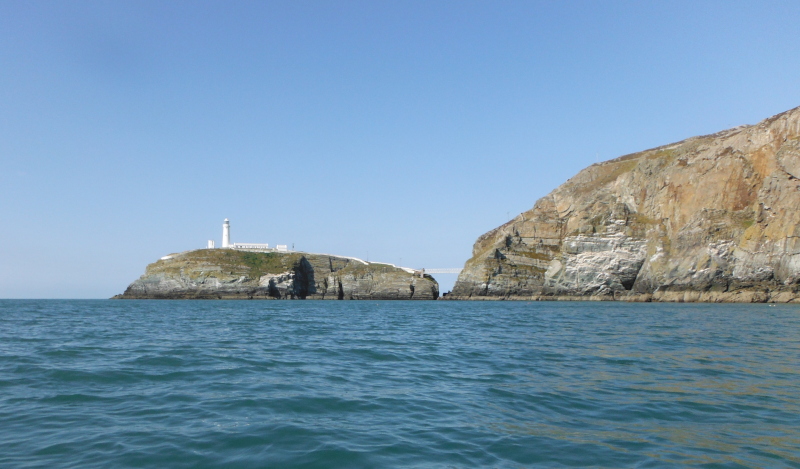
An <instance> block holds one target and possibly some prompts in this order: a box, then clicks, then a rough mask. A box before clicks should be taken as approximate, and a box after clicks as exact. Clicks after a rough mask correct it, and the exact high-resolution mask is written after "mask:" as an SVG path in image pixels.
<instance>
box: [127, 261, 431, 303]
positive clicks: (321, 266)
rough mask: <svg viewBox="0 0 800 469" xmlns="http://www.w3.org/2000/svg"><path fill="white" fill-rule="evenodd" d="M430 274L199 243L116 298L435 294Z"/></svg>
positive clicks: (405, 297)
mask: <svg viewBox="0 0 800 469" xmlns="http://www.w3.org/2000/svg"><path fill="white" fill-rule="evenodd" d="M438 297H439V284H438V283H436V280H434V279H433V277H431V276H429V275H426V276H424V277H423V278H420V277H419V275H415V274H413V273H410V272H408V271H406V270H404V269H400V268H397V267H394V266H391V265H388V264H378V263H370V262H364V261H361V260H358V259H353V258H346V257H337V256H329V255H324V254H309V253H300V252H291V253H281V252H252V251H239V250H233V249H200V250H196V251H187V252H182V253H179V254H172V255H169V256H165V257H163V258H162V259H161V260H158V261H156V262H154V263H152V264H150V265H148V266H147V269H146V271H145V274H144V275H142V276H141V277H140V278H139V279H138V280H136V281H135V282H133V283H132V284H131V285H130V286H129V287H128V289H127V290H125V293H123V294H121V295H117V296H115V297H114V298H118V299H134V298H135V299H143V298H158V299H161V298H165V299H166V298H169V299H180V298H197V299H239V298H243V299H244V298H249V299H256V298H257V299H320V300H435V299H437V298H438Z"/></svg>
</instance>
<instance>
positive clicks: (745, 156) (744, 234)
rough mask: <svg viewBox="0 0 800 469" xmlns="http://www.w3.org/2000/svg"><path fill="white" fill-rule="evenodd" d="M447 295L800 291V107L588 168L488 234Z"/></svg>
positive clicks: (647, 297)
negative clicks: (757, 122)
mask: <svg viewBox="0 0 800 469" xmlns="http://www.w3.org/2000/svg"><path fill="white" fill-rule="evenodd" d="M446 298H448V299H525V300H546V299H581V300H582V299H593V300H606V299H615V300H629V301H679V302H680V301H704V302H766V301H770V302H790V301H798V300H800V108H795V109H793V110H791V111H787V112H785V113H782V114H779V115H776V116H773V117H771V118H769V119H766V120H764V121H762V122H760V123H759V124H757V125H752V126H742V127H737V128H734V129H730V130H726V131H723V132H719V133H717V134H714V135H707V136H702V137H694V138H690V139H688V140H684V141H681V142H678V143H674V144H671V145H666V146H662V147H658V148H654V149H651V150H646V151H643V152H640V153H635V154H631V155H626V156H622V157H620V158H617V159H614V160H610V161H606V162H603V163H598V164H594V165H592V166H590V167H588V168H586V169H584V170H582V171H581V172H579V173H578V174H577V175H576V176H574V177H573V178H572V179H570V180H568V181H567V182H566V183H564V184H563V185H561V186H560V187H558V188H556V189H555V190H554V191H552V192H551V193H550V194H548V195H546V196H545V197H543V198H541V199H540V200H539V201H537V202H536V204H535V205H534V206H533V208H532V209H530V210H529V211H527V212H525V213H522V214H520V215H519V216H517V217H516V218H514V219H513V220H511V221H509V222H507V223H505V224H504V225H502V226H500V227H498V228H495V229H494V230H492V231H490V232H488V233H486V234H484V235H482V236H480V237H479V238H478V240H477V241H476V243H475V245H474V248H473V252H472V258H471V259H469V260H468V261H467V263H466V265H465V268H464V270H463V271H462V272H461V274H460V275H459V277H458V280H457V282H456V285H455V287H454V289H453V292H452V294H450V295H448V296H447V297H446Z"/></svg>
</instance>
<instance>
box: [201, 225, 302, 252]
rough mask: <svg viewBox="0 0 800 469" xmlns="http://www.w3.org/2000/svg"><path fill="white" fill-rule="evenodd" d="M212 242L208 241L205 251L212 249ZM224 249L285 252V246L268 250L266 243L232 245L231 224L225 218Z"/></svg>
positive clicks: (223, 228) (222, 246) (223, 226)
mask: <svg viewBox="0 0 800 469" xmlns="http://www.w3.org/2000/svg"><path fill="white" fill-rule="evenodd" d="M214 244H215V243H214V240H208V244H207V246H208V247H207V249H214ZM220 247H221V248H224V249H243V250H248V251H275V250H278V251H287V249H286V246H285V245H278V246H277V248H272V249H270V247H269V244H266V243H263V244H262V243H232V242H231V222H230V220H228V219H227V218H226V219H225V221H224V222H223V223H222V245H221V246H220Z"/></svg>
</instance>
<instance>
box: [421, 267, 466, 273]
mask: <svg viewBox="0 0 800 469" xmlns="http://www.w3.org/2000/svg"><path fill="white" fill-rule="evenodd" d="M422 270H423V271H425V273H426V274H460V273H461V271H462V270H464V269H463V268H460V267H453V268H449V269H422Z"/></svg>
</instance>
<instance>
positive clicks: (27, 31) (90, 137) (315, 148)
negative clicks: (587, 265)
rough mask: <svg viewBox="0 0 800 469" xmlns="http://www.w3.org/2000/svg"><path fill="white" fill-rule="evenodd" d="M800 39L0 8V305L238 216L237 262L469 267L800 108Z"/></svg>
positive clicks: (699, 8) (215, 12) (523, 5)
mask: <svg viewBox="0 0 800 469" xmlns="http://www.w3.org/2000/svg"><path fill="white" fill-rule="evenodd" d="M798 17H800V2H795V1H791V2H789V1H787V2H755V1H753V2H736V1H686V2H638V1H637V2H633V1H632V2H612V1H607V2H595V1H559V2H550V1H548V2H536V1H524V2H523V1H519V2H510V1H501V2H496V1H485V2H469V1H457V2H456V1H452V2H448V1H436V2H430V1H397V2H380V1H365V2H347V1H336V2H333V1H328V2H322V1H320V2H316V1H291V2H289V1H286V2H266V1H259V2H246V1H240V2H211V1H192V2H189V1H185V2H181V1H173V2H162V1H153V2H148V1H136V2H126V1H119V0H115V1H104V2H94V1H91V2H90V1H73V2H43V1H28V2H22V1H9V0H0V164H1V165H2V166H1V168H2V170H1V171H0V214H2V219H3V222H4V225H5V228H4V229H3V230H0V297H3V298H95V297H96V298H105V297H109V296H111V295H113V294H116V293H120V292H122V291H123V290H124V289H125V287H126V286H127V285H128V284H129V283H130V282H131V281H133V280H134V279H135V278H137V277H138V276H139V275H141V274H142V273H143V271H144V267H145V266H146V265H147V264H148V263H150V262H153V261H154V260H156V259H157V258H158V257H160V256H163V255H165V254H168V253H171V252H178V251H183V250H188V249H194V248H200V247H203V246H204V245H205V242H206V240H208V239H216V240H217V242H218V243H219V242H220V237H221V223H222V220H223V219H224V218H226V217H227V218H230V219H231V224H232V228H231V231H232V239H233V241H235V242H267V243H271V244H290V245H291V244H294V245H295V246H296V248H297V249H299V250H305V251H310V252H325V253H334V254H341V255H347V256H357V257H362V258H369V260H373V261H382V262H390V263H395V264H398V263H402V264H403V265H406V266H410V267H428V268H434V267H459V266H462V265H463V263H464V262H465V261H466V260H467V259H468V258H469V256H470V253H471V248H472V244H473V243H474V241H475V240H476V238H477V237H478V236H479V235H481V234H482V233H484V232H486V231H488V230H490V229H492V228H494V227H496V226H498V225H500V224H502V223H504V222H505V221H507V220H508V219H509V218H510V217H513V216H515V215H516V214H518V213H520V212H522V211H525V210H527V209H529V208H530V207H532V206H533V204H534V202H535V201H536V200H537V199H538V198H539V197H542V196H544V195H545V194H547V193H548V192H550V191H551V190H552V189H554V188H555V187H557V186H558V185H559V184H561V183H562V182H564V181H565V180H566V179H568V178H569V177H570V176H572V175H574V174H575V173H577V172H578V171H579V170H580V169H582V168H584V167H586V166H588V165H590V164H592V163H594V162H595V161H598V160H606V159H611V158H615V157H617V156H620V155H623V154H626V153H631V152H635V151H640V150H644V149H647V148H651V147H654V146H658V145H662V144H666V143H670V142H673V141H677V140H681V139H684V138H687V137H691V136H693V135H700V134H707V133H713V132H716V131H719V130H723V129H726V128H730V127H734V126H737V125H741V124H752V123H755V122H757V121H759V120H761V119H763V118H766V117H769V116H771V115H774V114H776V113H779V112H782V111H785V110H788V109H790V108H793V107H796V106H799V105H800V80H798V77H800V41H798V37H800V35H799V34H798V33H800V26H798V22H797V18H798ZM440 280H441V281H442V287H443V290H444V291H446V290H448V289H449V288H451V286H452V282H453V281H454V280H455V276H442V277H441V278H440Z"/></svg>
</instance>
